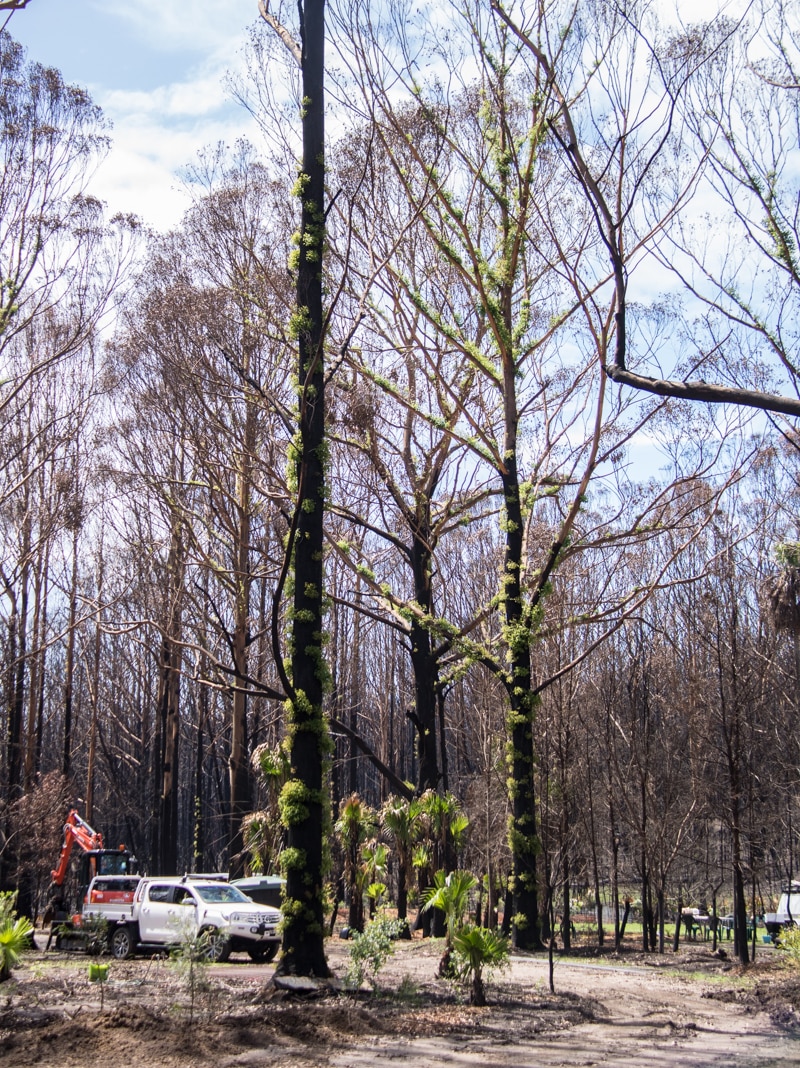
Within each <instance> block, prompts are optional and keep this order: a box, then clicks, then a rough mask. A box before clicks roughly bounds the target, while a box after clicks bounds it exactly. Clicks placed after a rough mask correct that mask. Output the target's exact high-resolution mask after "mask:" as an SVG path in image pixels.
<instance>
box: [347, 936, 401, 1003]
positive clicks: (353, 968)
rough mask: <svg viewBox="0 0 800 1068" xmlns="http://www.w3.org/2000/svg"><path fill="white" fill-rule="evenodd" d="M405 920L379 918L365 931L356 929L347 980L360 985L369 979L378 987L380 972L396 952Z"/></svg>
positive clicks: (372, 984)
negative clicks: (397, 940) (395, 947)
mask: <svg viewBox="0 0 800 1068" xmlns="http://www.w3.org/2000/svg"><path fill="white" fill-rule="evenodd" d="M405 926H406V923H405V920H386V919H378V920H374V921H373V922H372V923H370V924H368V925H367V928H366V930H365V931H364V932H363V933H359V932H358V931H354V932H353V934H352V939H353V941H352V944H351V946H350V954H349V962H348V966H347V981H348V983H350V984H352V985H353V986H356V987H360V986H362V985H363V983H364V980H365V979H366V980H368V981H369V983H370V985H371V986H372V988H373V989H375V988H376V987H377V979H378V972H379V971H380V970H381V968H382V967H383V966H384V964H385V963H386V961H387V960H388V959H389V957H391V955H392V953H394V943H395V940H396V939H397V938H399V937H400V935H401V934H402V933H403V930H404V928H405Z"/></svg>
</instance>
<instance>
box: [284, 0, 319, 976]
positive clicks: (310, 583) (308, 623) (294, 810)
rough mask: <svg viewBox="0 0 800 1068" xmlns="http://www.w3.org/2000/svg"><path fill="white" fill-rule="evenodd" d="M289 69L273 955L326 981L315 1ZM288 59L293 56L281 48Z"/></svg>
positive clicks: (308, 5)
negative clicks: (286, 606) (289, 478)
mask: <svg viewBox="0 0 800 1068" xmlns="http://www.w3.org/2000/svg"><path fill="white" fill-rule="evenodd" d="M298 8H299V16H300V41H301V45H300V49H299V57H298V58H299V61H300V68H301V74H302V84H303V93H302V100H303V112H302V121H303V163H302V171H301V174H300V177H299V180H298V183H297V188H298V191H299V194H300V199H301V205H302V208H301V224H300V240H299V245H298V257H297V306H296V308H295V312H294V328H295V332H296V335H297V339H298V374H297V389H298V408H299V425H298V434H297V436H296V439H295V447H296V453H295V475H296V481H297V505H296V514H295V518H294V538H293V546H292V548H293V580H294V589H293V595H294V610H293V613H292V619H291V635H292V648H291V679H290V680H285V681H286V682H288V683H289V685H288V687H287V689H288V690H289V702H288V724H287V730H288V735H289V740H290V747H291V748H290V759H291V778H290V779H289V780H288V781H287V783H286V785H285V786H284V788H283V791H282V794H281V816H282V819H283V822H284V825H285V827H286V830H287V841H288V846H287V849H286V850H284V852H283V854H282V858H283V864H284V873H285V876H286V888H285V898H284V905H283V911H284V928H283V956H282V958H281V961H280V963H279V965H278V970H279V971H280V972H283V973H291V974H295V975H306V976H327V975H328V974H329V971H328V965H327V961H326V959H325V949H324V945H323V935H324V929H323V889H324V851H323V840H324V836H325V830H326V826H327V821H328V807H329V806H328V798H327V794H326V789H325V781H324V768H325V762H326V759H327V757H328V750H329V738H328V731H327V728H326V724H325V718H324V716H323V711H322V699H323V695H324V692H325V688H326V682H327V671H326V664H325V659H324V656H323V634H322V626H323V596H322V595H323V560H322V557H323V512H324V507H325V377H324V361H323V340H324V338H323V333H324V316H323V306H322V284H323V280H322V257H323V246H324V234H325V216H324V195H325V158H324V152H325V100H324V70H325V3H324V0H300V3H299V4H298ZM291 50H292V52H293V54H297V53H296V51H295V49H291Z"/></svg>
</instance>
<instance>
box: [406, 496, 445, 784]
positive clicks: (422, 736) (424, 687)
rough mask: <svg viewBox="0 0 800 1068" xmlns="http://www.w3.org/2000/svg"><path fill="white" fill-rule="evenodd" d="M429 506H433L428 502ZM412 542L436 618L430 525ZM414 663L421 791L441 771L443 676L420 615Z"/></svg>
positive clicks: (427, 606)
mask: <svg viewBox="0 0 800 1068" xmlns="http://www.w3.org/2000/svg"><path fill="white" fill-rule="evenodd" d="M425 506H426V507H429V505H428V504H427V502H426V505H425ZM413 535H414V536H413V541H412V543H411V566H412V571H413V574H414V599H415V601H416V602H417V604H418V605H419V607H420V608H421V609H422V610H423V612H424V613H425V616H426V618H429V619H430V618H433V586H432V581H431V576H432V572H433V562H432V553H431V548H430V545H431V536H430V529H429V526H428V525H426V524H421V525H418V526H416V528H415V529H414V532H413ZM410 641H411V663H412V666H413V668H414V697H415V702H414V711H413V713H410V715H411V718H412V720H413V721H414V726H415V727H416V729H417V751H418V753H419V765H418V767H419V777H418V779H417V790H418V792H419V793H424V792H425V790H435V789H436V788H437V787H438V785H439V779H440V777H441V772H440V770H439V763H438V761H437V758H436V733H437V731H436V681H437V679H438V677H439V663H438V657H437V656H436V655H435V653H434V651H433V644H432V642H431V632H430V627H429V626H426V625H425V623H424V621H421V620H418V619H417V618H416V617H414V619H413V620H412V623H411V633H410Z"/></svg>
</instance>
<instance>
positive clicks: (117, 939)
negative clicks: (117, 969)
mask: <svg viewBox="0 0 800 1068" xmlns="http://www.w3.org/2000/svg"><path fill="white" fill-rule="evenodd" d="M111 956H112V957H113V958H114V960H127V959H128V957H132V956H133V935H132V934H131V931H130V928H129V927H115V928H114V930H113V932H112V934H111Z"/></svg>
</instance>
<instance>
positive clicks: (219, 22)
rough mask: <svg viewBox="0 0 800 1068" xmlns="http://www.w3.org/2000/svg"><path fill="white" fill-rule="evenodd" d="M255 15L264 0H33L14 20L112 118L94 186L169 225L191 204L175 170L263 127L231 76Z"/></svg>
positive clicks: (113, 206)
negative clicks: (231, 92) (233, 96)
mask: <svg viewBox="0 0 800 1068" xmlns="http://www.w3.org/2000/svg"><path fill="white" fill-rule="evenodd" d="M257 18H258V8H257V2H256V0H182V2H180V3H179V2H178V0H30V2H29V5H28V7H27V8H25V9H24V10H22V11H18V12H16V13H15V14H14V15H13V16H12V18H11V20H10V21H9V23H8V27H7V29H8V31H9V32H10V33H11V35H12V36H13V37H15V38H16V39H17V40H18V41H20V42H21V43H22V44H23V45H24V46H25V47H26V48H27V50H28V57H29V59H31V60H37V61H39V62H41V63H44V64H46V65H48V66H54V67H58V68H59V70H61V71H62V73H63V75H64V77H65V79H66V80H67V81H69V82H73V83H76V84H78V85H81V86H84V87H85V88H87V89H88V90H89V91H90V93H91V95H92V98H93V99H94V101H95V102H96V103H98V104H99V105H100V106H101V107H102V108H103V111H104V112H105V114H106V116H107V117H108V118H109V119H110V120H111V122H112V124H113V130H112V137H113V140H114V147H113V150H112V152H111V155H110V157H109V158H108V159H107V160H106V161H105V162H104V163H103V165H102V167H101V168H100V170H99V171H98V173H97V175H96V178H95V180H94V187H93V189H94V192H95V193H96V195H98V196H99V197H101V199H103V200H105V201H106V202H107V203H108V206H109V209H110V210H111V211H112V212H113V211H133V212H136V213H137V214H139V215H141V216H142V218H143V220H144V221H145V222H146V223H148V224H149V225H151V226H154V227H156V228H159V229H164V228H167V227H169V226H172V225H174V224H175V223H177V222H178V221H179V219H180V216H181V213H182V211H183V209H184V207H185V206H186V204H187V198H186V196H185V195H184V193H183V191H182V189H181V186H180V181H179V179H178V178H177V177H176V172H177V171H178V170H179V169H180V168H181V167H183V166H184V165H186V164H187V163H190V162H191V161H192V159H193V158H194V156H195V155H196V153H197V151H198V150H199V149H201V148H202V147H203V146H205V145H208V144H213V143H216V142H217V141H220V140H223V141H226V142H228V143H232V142H233V141H235V140H236V138H237V137H239V136H241V135H243V134H245V135H246V134H251V136H253V137H255V136H256V135H255V132H254V130H253V125H252V121H251V120H250V118H249V116H248V115H247V113H246V112H245V111H244V109H243V108H242V107H241V106H240V105H238V104H235V103H234V102H232V101H231V100H230V99H229V98H228V96H227V94H226V91H225V89H224V86H223V77H224V75H225V72H226V71H227V70H230V69H235V68H237V67H239V66H240V65H241V63H242V58H241V50H242V48H243V47H244V45H245V43H246V41H247V35H248V34H247V31H248V26H249V25H251V24H252V23H253V22H255V21H256V19H257Z"/></svg>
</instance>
